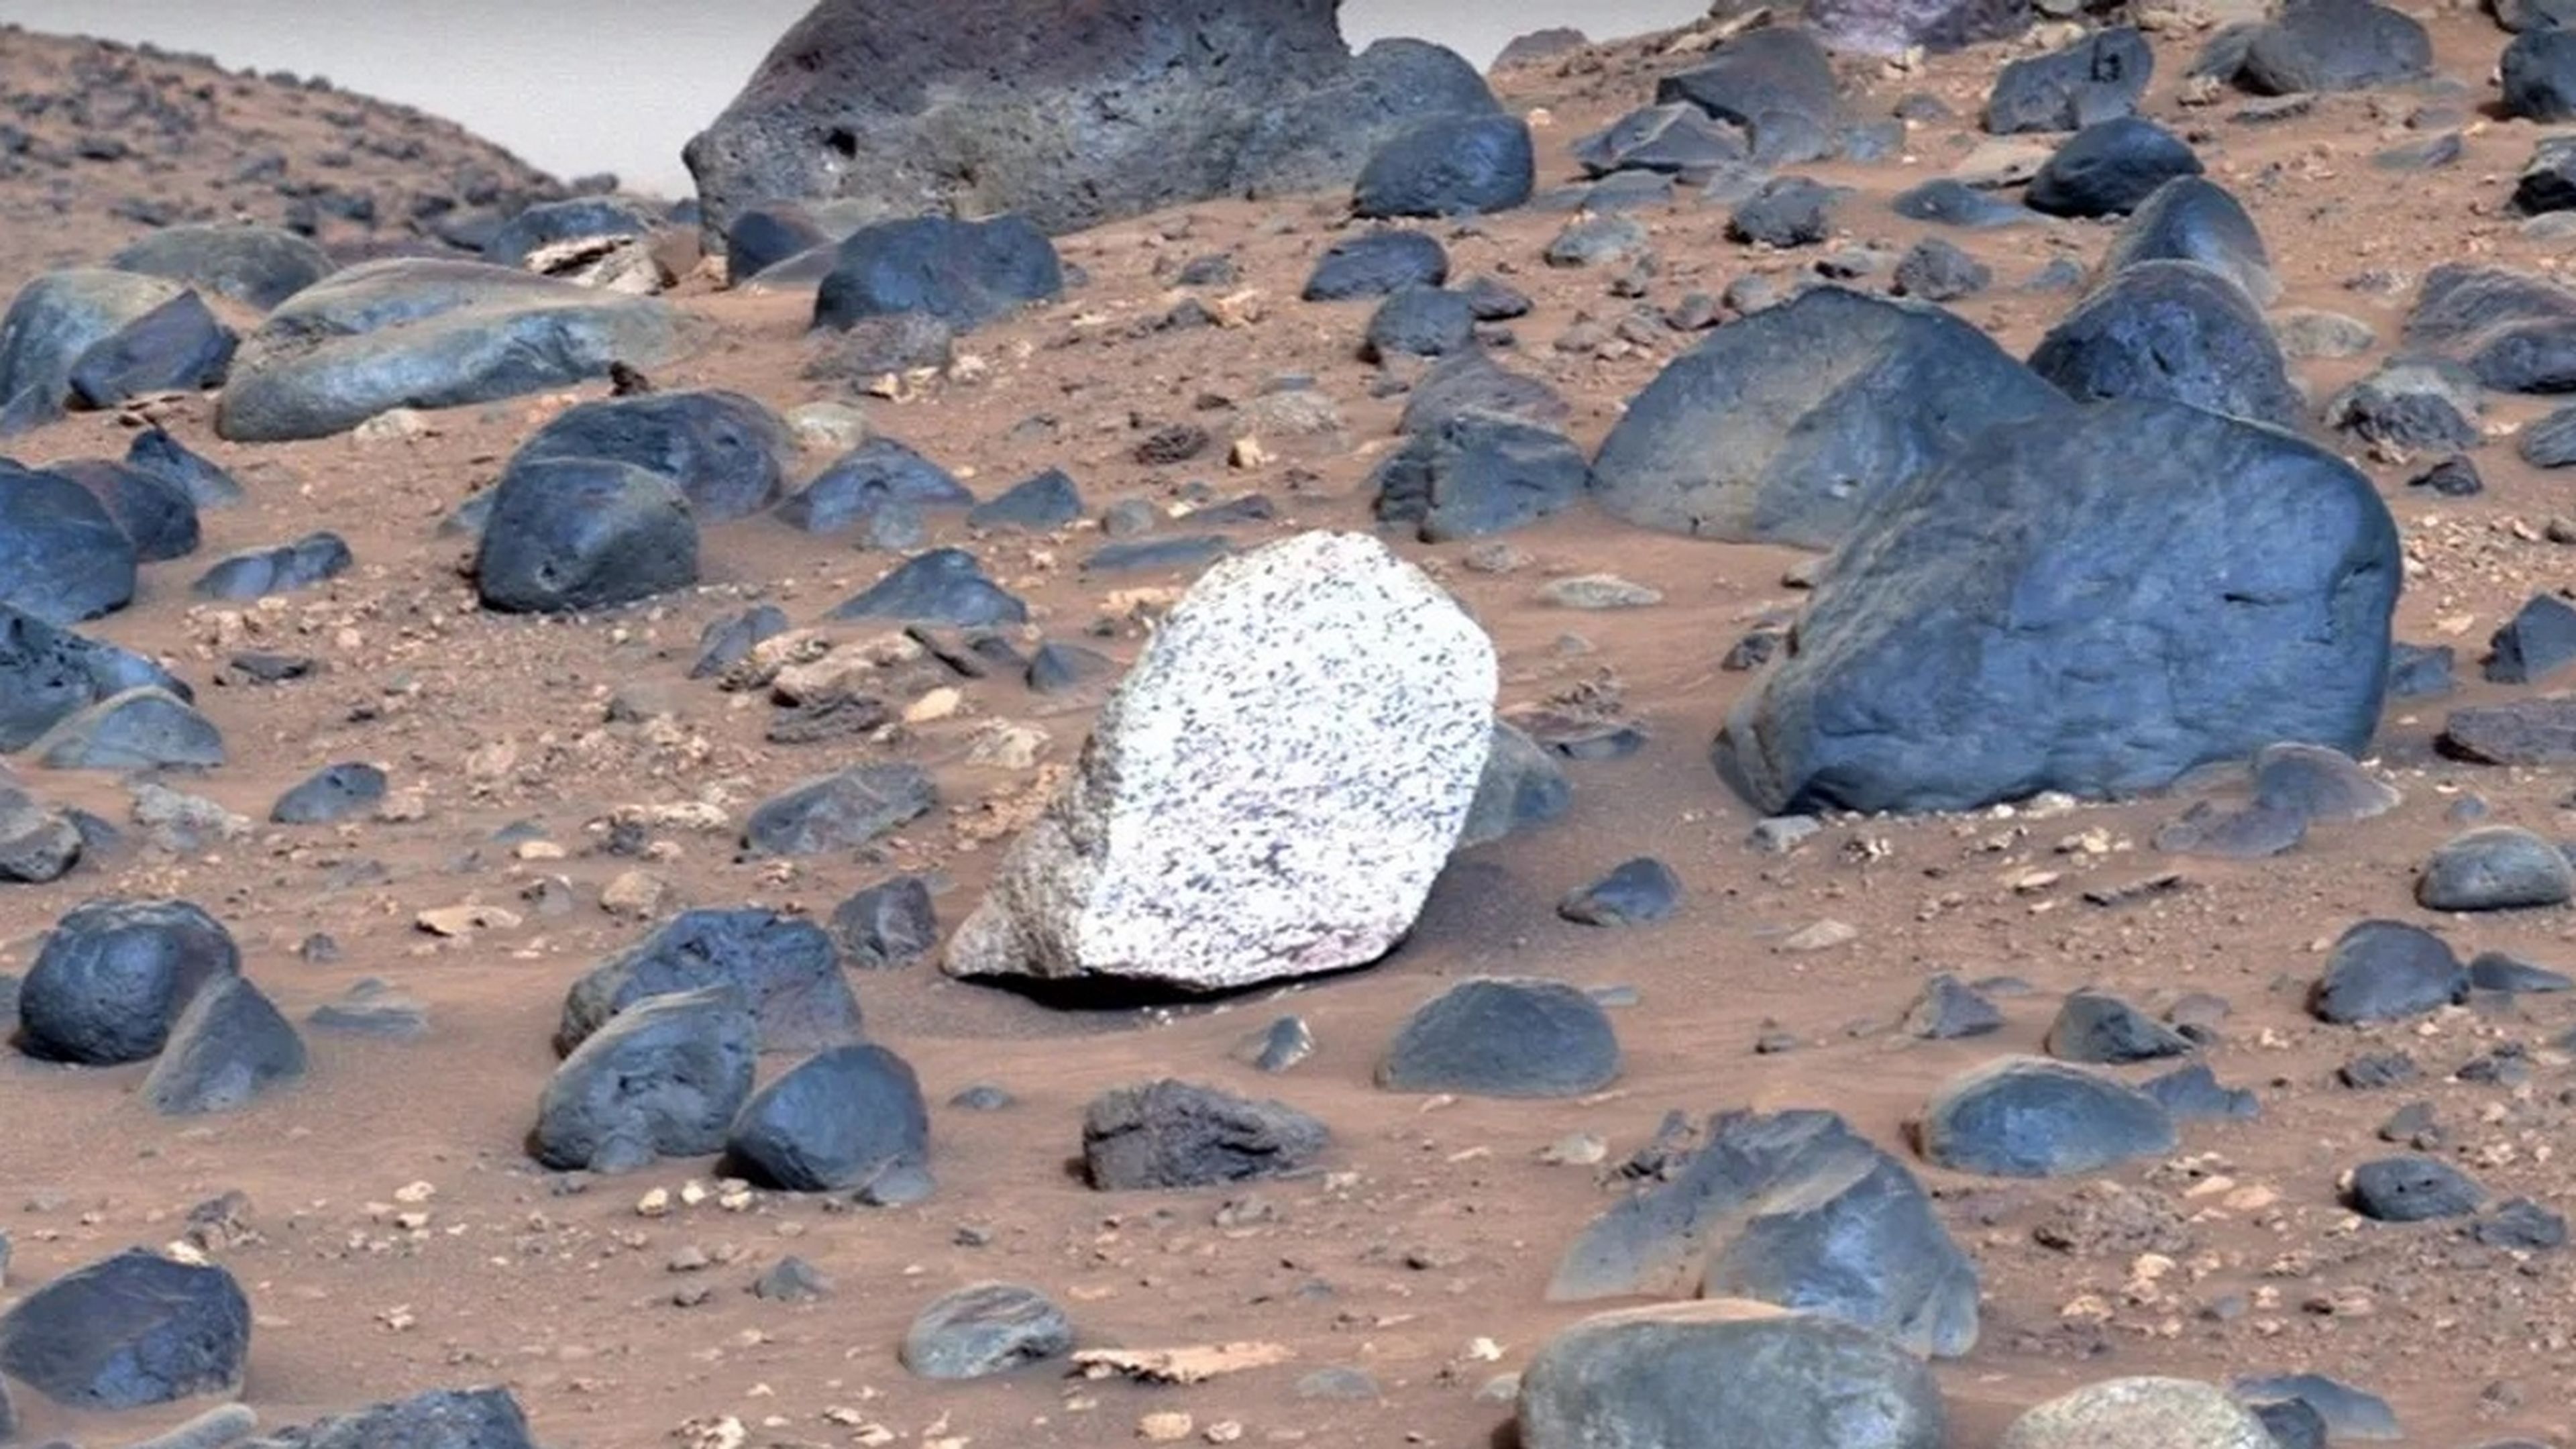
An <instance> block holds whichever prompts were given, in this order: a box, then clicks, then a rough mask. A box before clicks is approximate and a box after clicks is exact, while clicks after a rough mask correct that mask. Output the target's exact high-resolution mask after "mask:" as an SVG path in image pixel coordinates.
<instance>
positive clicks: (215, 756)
mask: <svg viewBox="0 0 2576 1449" xmlns="http://www.w3.org/2000/svg"><path fill="white" fill-rule="evenodd" d="M27 753H28V754H29V755H31V756H33V757H34V758H35V760H36V762H37V763H38V764H41V765H43V766H44V767H45V768H47V769H49V770H149V769H155V768H158V767H161V766H165V765H177V766H186V767H193V768H199V769H211V768H213V767H215V766H217V765H220V764H222V763H223V762H224V740H223V735H222V734H221V733H220V732H218V731H217V730H216V728H215V725H214V721H212V720H209V719H207V718H206V717H205V716H204V715H202V714H199V713H198V712H197V711H196V709H195V708H194V707H193V706H191V705H190V704H189V703H188V702H187V701H186V700H183V699H181V698H179V697H178V696H177V695H175V694H171V693H170V692H168V691H167V690H162V689H155V688H152V687H151V686H148V685H147V686H145V687H143V688H140V689H129V690H127V691H125V692H124V693H123V694H115V695H110V696H108V697H107V698H105V699H102V700H100V701H99V702H98V703H96V704H94V705H91V706H90V707H89V708H87V709H85V710H82V711H81V712H80V713H78V714H75V715H71V716H68V717H66V718H65V719H63V720H62V721H61V722H60V723H58V724H56V725H55V726H54V727H53V728H52V729H50V730H47V731H46V732H45V733H44V735H43V736H42V737H40V738H38V739H37V740H36V741H35V742H34V743H33V744H30V745H29V746H27Z"/></svg>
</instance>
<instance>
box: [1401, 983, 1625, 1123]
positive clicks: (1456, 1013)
mask: <svg viewBox="0 0 2576 1449" xmlns="http://www.w3.org/2000/svg"><path fill="white" fill-rule="evenodd" d="M1618 1075H1619V1039H1618V1036H1617V1035H1616V1034H1615V1033H1614V1032H1613V1031H1612V1029H1611V1026H1610V1017H1609V1014H1608V1013H1606V1012H1604V1011H1603V1010H1602V1009H1601V1007H1600V1004H1599V1003H1597V1002H1595V1001H1594V1000H1593V999H1592V998H1591V997H1589V996H1587V995H1585V994H1584V993H1583V992H1581V991H1579V990H1577V989H1575V988H1574V987H1571V986H1568V985H1566V984H1564V983H1563V982H1560V981H1540V980H1526V979H1510V978H1489V977H1478V978H1475V979H1471V980H1467V981H1462V982H1460V983H1458V984H1457V985H1455V986H1453V987H1451V988H1449V989H1448V990H1447V991H1445V992H1443V993H1441V994H1440V995H1439V996H1438V997H1436V998H1434V999H1433V1000H1431V1001H1429V1002H1426V1003H1425V1004H1424V1005H1422V1006H1421V1007H1419V1008H1418V1009H1416V1010H1415V1011H1414V1013H1413V1014H1412V1015H1411V1016H1410V1017H1407V1018H1406V1019H1405V1022H1404V1025H1403V1026H1402V1027H1401V1028H1399V1029H1398V1030H1397V1032H1396V1034H1395V1040H1394V1041H1393V1042H1392V1043H1390V1044H1389V1045H1388V1047H1387V1050H1386V1056H1385V1057H1384V1058H1383V1059H1382V1060H1381V1061H1380V1062H1379V1063H1378V1068H1377V1084H1378V1085H1379V1086H1381V1087H1384V1088H1386V1089H1387V1090H1389V1091H1395V1092H1455V1093H1462V1094H1465V1095H1468V1096H1478V1097H1579V1096H1582V1095H1584V1094H1585V1093H1588V1092H1596V1091H1599V1090H1600V1089H1601V1088H1603V1087H1605V1086H1607V1085H1609V1084H1610V1083H1611V1082H1612V1081H1615V1080H1616V1079H1617V1078H1618Z"/></svg>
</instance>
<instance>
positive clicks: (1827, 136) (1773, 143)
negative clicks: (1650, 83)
mask: <svg viewBox="0 0 2576 1449" xmlns="http://www.w3.org/2000/svg"><path fill="white" fill-rule="evenodd" d="M1655 102H1656V104H1658V105H1671V104H1676V103H1684V102H1686V103H1688V104H1690V105H1693V106H1697V107H1698V108H1699V109H1701V110H1702V111H1705V112H1707V113H1708V114H1709V115H1711V116H1714V117H1716V118H1717V119H1718V120H1721V121H1725V122H1728V123H1730V124H1732V125H1734V126H1736V127H1738V128H1740V129H1741V130H1742V131H1743V132H1744V133H1745V135H1746V137H1747V138H1748V139H1749V140H1750V141H1751V149H1752V159H1753V160H1755V161H1757V162H1760V163H1761V164H1763V165H1765V166H1789V165H1795V164H1797V163H1799V162H1802V161H1814V160H1818V159H1820V158H1822V157H1824V156H1826V155H1829V154H1831V152H1832V150H1833V144H1834V140H1833V138H1834V134H1835V131H1836V129H1837V121H1838V117H1839V111H1840V107H1839V105H1838V103H1837V101H1836V90H1835V86H1834V69H1833V63H1832V61H1831V60H1829V59H1828V58H1827V57H1826V55H1825V49H1824V47H1823V46H1821V45H1819V44H1817V43H1816V40H1815V38H1814V37H1813V36H1812V35H1810V34H1808V33H1807V32H1806V31H1805V30H1803V29H1800V28H1798V27H1796V26H1775V27H1770V28H1766V29H1759V30H1754V31H1750V32H1748V33H1746V34H1744V35H1739V36H1737V37H1735V38H1734V39H1732V40H1729V41H1727V42H1725V43H1724V44H1722V45H1720V46H1718V47H1717V49H1715V50H1713V51H1711V52H1709V58H1708V60H1707V61H1706V62H1704V63H1703V64H1700V65H1698V66H1695V67H1693V68H1691V69H1689V70H1686V71H1681V72H1679V73H1677V74H1673V75H1668V76H1665V77H1664V78H1663V79H1662V80H1660V81H1658V82H1656V84H1655Z"/></svg>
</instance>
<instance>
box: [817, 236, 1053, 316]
mask: <svg viewBox="0 0 2576 1449" xmlns="http://www.w3.org/2000/svg"><path fill="white" fill-rule="evenodd" d="M1063 290H1064V267H1063V264H1062V263H1061V262H1060V261H1059V260H1058V259H1057V257H1056V254H1055V243H1053V242H1051V241H1049V240H1047V237H1046V233H1044V232H1042V231H1040V230H1038V229H1037V227H1035V226H1034V225H1032V224H1030V222H1029V221H1028V219H1027V218H1025V217H1020V216H997V217H994V218H993V219H992V220H990V221H956V220H952V219H950V218H948V217H944V216H916V217H907V218H905V219H903V220H901V221H885V222H878V223H877V224H875V225H873V226H863V227H861V228H859V229H858V230H857V231H854V232H852V233H850V234H849V235H848V236H846V237H844V238H842V240H841V243H840V248H839V250H838V251H837V252H836V253H835V254H834V259H833V262H832V270H831V271H830V272H829V273H828V274H826V275H825V276H824V278H823V282H822V285H821V287H820V288H819V289H818V290H817V291H816V292H815V293H814V325H815V326H817V327H833V328H842V329H846V328H848V327H850V326H851V325H852V324H854V323H856V322H859V321H860V320H862V319H864V318H868V317H885V316H893V315H896V314H900V313H906V312H925V313H928V314H929V315H931V316H933V317H936V318H938V319H939V320H940V321H942V322H944V323H947V324H948V325H949V326H950V327H952V328H955V329H956V330H958V331H961V332H962V331H965V330H967V329H969V328H973V327H981V326H983V325H984V324H985V323H987V322H991V321H994V320H996V319H998V318H1001V317H1003V316H1006V315H1008V314H1009V313H1010V312H1011V311H1012V310H1013V309H1014V308H1017V307H1021V306H1024V305H1026V304H1028V303H1030V302H1043V301H1045V300H1047V299H1048V298H1050V297H1053V296H1056V295H1057V294H1058V293H1061V292H1062V291H1063Z"/></svg>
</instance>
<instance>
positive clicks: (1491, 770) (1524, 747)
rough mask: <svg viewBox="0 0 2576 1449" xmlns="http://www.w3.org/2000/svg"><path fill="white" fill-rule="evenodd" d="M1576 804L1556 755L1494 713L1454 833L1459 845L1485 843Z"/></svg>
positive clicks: (1530, 826)
mask: <svg viewBox="0 0 2576 1449" xmlns="http://www.w3.org/2000/svg"><path fill="white" fill-rule="evenodd" d="M1573 803H1574V784H1573V782H1572V781H1570V780H1568V779H1567V778H1566V776H1565V766H1564V765H1563V764H1562V763H1560V762H1559V761H1558V758H1557V756H1556V754H1555V753H1554V752H1553V751H1551V750H1549V749H1547V748H1546V747H1544V746H1542V745H1540V744H1539V743H1538V741H1536V740H1533V739H1531V738H1530V737H1529V735H1528V734H1527V733H1526V732H1525V731H1523V730H1522V729H1521V728H1520V727H1519V726H1518V725H1515V724H1512V723H1511V722H1510V721H1508V720H1504V719H1501V718H1497V719H1496V720H1495V721H1494V738H1493V742H1492V745H1491V747H1490V748H1488V749H1487V750H1486V752H1485V772H1484V774H1483V775H1482V776H1481V777H1480V778H1479V779H1478V780H1477V782H1476V799H1475V802H1474V803H1473V804H1471V805H1470V806H1468V807H1467V823H1466V825H1465V826H1464V827H1462V828H1461V829H1460V830H1459V832H1458V844H1457V847H1456V848H1457V849H1459V850H1465V849H1468V848H1469V847H1471V846H1477V845H1487V844H1491V843H1492V842H1494V841H1497V840H1500V839H1502V838H1503V837H1505V836H1507V835H1511V834H1514V833H1516V832H1518V831H1522V830H1531V829H1535V828H1537V827H1538V826H1541V825H1545V824H1547V823H1548V822H1550V821H1553V820H1557V819H1561V818H1563V816H1564V815H1565V812H1566V810H1567V809H1568V808H1570V807H1571V806H1572V805H1573Z"/></svg>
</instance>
